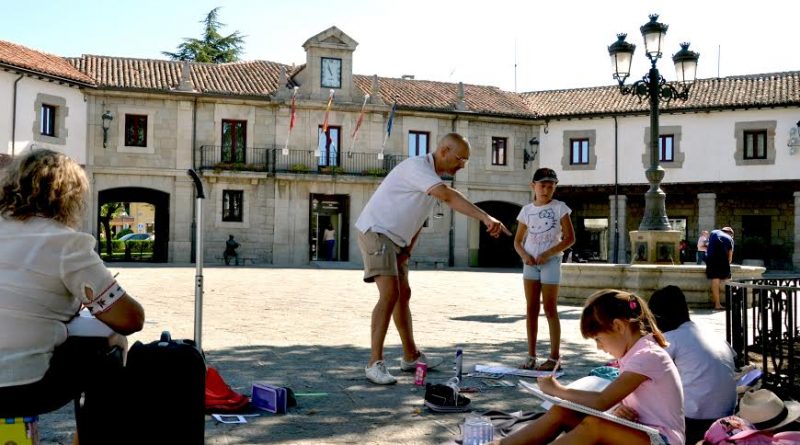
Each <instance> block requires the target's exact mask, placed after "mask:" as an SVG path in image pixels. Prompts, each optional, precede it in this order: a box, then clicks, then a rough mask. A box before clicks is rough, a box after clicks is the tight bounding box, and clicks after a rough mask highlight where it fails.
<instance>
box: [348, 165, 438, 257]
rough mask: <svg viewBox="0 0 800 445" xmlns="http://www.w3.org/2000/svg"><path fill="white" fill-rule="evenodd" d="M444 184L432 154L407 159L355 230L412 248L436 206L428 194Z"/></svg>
mask: <svg viewBox="0 0 800 445" xmlns="http://www.w3.org/2000/svg"><path fill="white" fill-rule="evenodd" d="M441 183H442V178H440V177H439V176H438V175H437V174H436V168H435V167H434V164H433V154H428V155H427V156H417V157H413V158H409V159H406V160H405V161H403V162H401V163H400V164H398V165H397V167H395V168H394V169H392V171H391V172H389V174H388V175H387V176H386V178H385V179H384V180H383V182H382V183H381V185H379V186H378V189H377V190H376V191H375V194H373V195H372V197H371V198H370V200H369V202H367V205H366V206H364V210H363V211H362V212H361V215H360V216H359V217H358V220H357V221H356V228H357V229H358V230H360V231H361V232H362V233H366V232H367V231H369V230H371V231H373V232H376V233H383V234H384V235H386V236H388V237H389V239H391V240H392V241H393V242H394V243H395V244H397V245H398V246H400V247H405V246H407V245H409V244H410V243H411V239H412V238H413V237H414V234H416V233H417V231H418V230H419V228H420V227H422V224H423V223H424V222H425V219H426V218H428V216H430V213H431V211H432V210H433V206H434V205H435V204H436V198H434V197H432V196H430V195H429V194H428V192H429V191H430V189H432V188H433V187H435V186H437V185H439V184H441Z"/></svg>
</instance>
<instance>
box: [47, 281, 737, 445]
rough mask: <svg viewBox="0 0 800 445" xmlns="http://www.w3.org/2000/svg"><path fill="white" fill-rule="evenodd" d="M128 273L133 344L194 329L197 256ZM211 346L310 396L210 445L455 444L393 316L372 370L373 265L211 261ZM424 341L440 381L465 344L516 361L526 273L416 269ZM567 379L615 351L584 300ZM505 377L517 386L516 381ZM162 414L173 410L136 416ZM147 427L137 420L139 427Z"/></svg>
mask: <svg viewBox="0 0 800 445" xmlns="http://www.w3.org/2000/svg"><path fill="white" fill-rule="evenodd" d="M113 269H114V271H115V272H119V273H120V275H119V277H118V279H119V280H120V283H122V285H123V287H125V288H126V289H127V290H128V291H129V292H130V293H131V294H132V295H134V296H136V298H137V299H139V300H140V301H141V302H142V304H143V305H144V306H145V309H146V312H147V322H146V324H145V328H144V330H143V331H142V332H140V333H137V334H135V335H133V336H131V337H130V338H129V340H130V342H131V343H133V341H136V340H142V341H145V342H149V341H152V340H155V339H157V338H158V336H159V334H160V333H161V331H162V330H169V331H170V332H171V333H172V335H173V337H174V338H192V336H193V332H194V294H195V288H194V283H195V281H194V278H195V268H194V267H193V266H191V265H185V266H182V267H181V266H174V267H169V266H165V267H135V266H121V267H119V266H117V267H113ZM203 277H204V290H205V292H204V305H203V331H202V346H203V349H204V350H205V352H206V355H207V359H208V363H209V364H210V365H211V366H214V367H216V368H217V369H218V370H219V371H220V373H221V374H222V376H223V377H224V378H225V380H226V381H227V382H228V383H229V384H231V386H233V388H234V389H236V390H237V391H239V392H242V393H245V394H249V393H250V387H251V385H252V383H253V382H267V383H271V384H277V385H284V386H289V387H291V388H292V389H293V390H294V391H295V392H296V393H297V395H298V397H297V399H298V406H297V407H296V408H293V409H291V410H290V412H289V413H288V414H285V415H274V414H270V413H262V415H260V416H259V417H252V418H248V423H247V424H241V425H226V424H218V423H216V422H215V421H214V420H213V419H211V417H210V416H208V417H207V421H206V443H207V444H220V445H222V444H225V445H233V444H236V445H238V444H267V443H269V444H320V443H325V444H345V443H348V444H349V443H365V444H390V443H391V444H442V443H446V442H448V441H452V440H453V439H454V438H455V437H456V434H457V433H458V431H459V424H460V423H462V422H463V419H464V414H434V413H431V412H429V411H428V410H427V409H424V407H423V404H422V402H423V391H422V390H421V389H420V388H419V387H417V386H415V385H414V383H413V375H412V374H410V373H401V372H400V370H399V362H398V359H399V357H400V355H401V352H402V350H401V347H400V340H399V337H398V335H397V331H396V330H395V329H394V326H392V327H391V328H390V330H389V333H388V335H387V339H386V359H387V364H389V365H390V368H389V369H390V372H392V373H393V374H395V375H396V376H398V378H399V383H398V384H397V385H393V386H376V385H372V384H370V383H369V382H367V380H366V379H365V377H364V371H363V368H364V366H365V364H366V360H367V359H368V357H369V348H368V345H369V325H370V316H371V312H372V308H373V306H374V304H375V301H376V299H377V289H376V288H375V285H373V284H365V283H364V282H363V281H362V280H361V271H360V270H353V269H323V268H313V267H309V268H298V269H285V268H273V267H269V268H257V267H250V268H246V267H206V268H204V269H203ZM410 280H411V286H412V290H413V296H412V313H413V316H414V331H415V335H416V340H417V342H418V344H419V345H420V347H421V348H423V350H424V351H425V352H426V353H427V354H429V355H441V356H444V357H446V358H447V360H446V361H445V365H443V366H442V367H441V369H439V370H433V371H431V372H430V374H429V376H428V381H430V382H434V383H436V382H444V381H445V380H446V379H448V378H449V377H451V376H452V365H451V363H452V357H453V356H454V351H455V349H456V347H462V348H463V349H464V363H465V369H468V368H470V367H471V366H472V365H474V364H476V363H482V364H488V363H496V364H504V365H509V366H516V365H517V364H519V363H521V361H522V360H523V358H524V357H525V355H526V347H525V323H524V319H525V315H524V314H525V312H524V311H525V303H524V302H525V298H524V296H523V293H522V284H521V277H520V274H519V273H517V272H516V271H513V272H511V271H500V272H497V271H485V270H473V269H470V270H446V271H442V270H418V271H413V270H412V272H411V274H410ZM559 313H560V317H561V320H562V332H563V337H564V338H563V343H562V355H563V357H564V359H563V360H564V361H563V365H564V367H565V375H564V376H563V377H562V379H563V380H564V381H571V380H574V379H577V378H579V377H582V376H584V375H587V373H588V372H589V370H590V369H591V368H593V367H596V366H601V365H603V364H605V363H606V362H607V361H608V360H609V359H610V357H609V356H608V355H606V354H605V353H603V352H601V351H598V350H596V349H595V347H594V344H593V342H590V341H588V340H584V339H583V338H582V337H581V335H580V331H579V328H578V321H579V317H580V308H579V307H576V306H559ZM692 318H693V319H694V320H695V321H698V322H700V323H701V325H702V326H704V327H705V328H706V329H712V330H714V331H716V332H718V333H719V335H724V332H725V329H724V323H725V313H724V312H711V311H708V310H698V311H694V312H693V313H692ZM539 327H540V332H539V337H540V339H544V340H540V342H539V349H540V351H541V352H540V354H544V353H546V352H547V351H548V343H547V340H546V339H547V337H548V334H547V322H546V320H545V319H544V316H543V315H542V318H541V320H540V323H539ZM506 380H508V381H510V382H512V383H516V380H517V378H516V377H510V378H507V379H506ZM465 384H467V385H478V386H481V387H482V388H481V389H482V390H481V392H479V393H475V394H469V397H470V398H471V399H472V407H473V410H475V411H484V410H489V409H498V410H504V411H518V410H525V411H530V410H536V409H537V406H538V402H537V401H536V400H535V399H532V398H531V397H530V396H526V395H525V393H523V392H522V391H520V390H519V389H517V388H516V387H507V388H490V387H486V386H483V385H482V384H481V382H478V381H471V380H470V379H467V380H466V381H465ZM132 422H137V423H141V422H164V423H165V425H164V427H166V428H169V427H170V425H169V421H168V420H166V421H165V419H157V418H148V417H147V416H144V417H143V418H137V419H132ZM132 427H135V426H132ZM40 428H41V435H42V443H43V444H47V445H53V444H71V438H72V434H73V430H74V423H73V420H72V410H71V408H70V407H65V408H63V409H61V410H59V411H57V412H55V413H51V414H46V415H44V416H42V419H41V420H40Z"/></svg>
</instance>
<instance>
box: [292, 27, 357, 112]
mask: <svg viewBox="0 0 800 445" xmlns="http://www.w3.org/2000/svg"><path fill="white" fill-rule="evenodd" d="M356 46H358V42H356V41H355V40H353V39H352V38H350V36H348V35H347V34H345V33H343V32H342V31H341V30H340V29H339V28H337V27H335V26H331V27H330V28H328V29H326V30H325V31H322V32H321V33H319V34H317V35H315V36H314V37H311V38H310V39H308V40H306V42H305V43H303V49H305V50H306V66H305V69H304V70H303V71H302V72H300V73H299V74H298V76H297V77H298V79H297V80H298V81H299V83H300V84H301V88H302V89H303V90H305V91H306V92H307V94H309V95H310V98H311V99H321V100H325V99H327V98H328V94H330V90H334V91H335V93H334V101H336V102H360V101H361V100H363V95H362V94H361V91H355V85H353V51H355V49H356Z"/></svg>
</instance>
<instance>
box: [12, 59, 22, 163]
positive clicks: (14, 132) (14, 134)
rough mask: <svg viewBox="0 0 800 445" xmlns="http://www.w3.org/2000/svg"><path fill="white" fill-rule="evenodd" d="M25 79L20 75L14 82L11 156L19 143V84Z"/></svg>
mask: <svg viewBox="0 0 800 445" xmlns="http://www.w3.org/2000/svg"><path fill="white" fill-rule="evenodd" d="M23 77H25V76H24V75H23V74H20V75H19V77H17V80H15V81H14V93H13V95H12V98H11V156H14V155H15V154H16V150H15V147H14V146H15V145H16V143H17V83H19V81H20V80H22V78H23Z"/></svg>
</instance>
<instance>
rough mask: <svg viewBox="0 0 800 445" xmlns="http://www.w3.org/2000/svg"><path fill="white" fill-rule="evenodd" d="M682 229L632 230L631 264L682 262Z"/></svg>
mask: <svg viewBox="0 0 800 445" xmlns="http://www.w3.org/2000/svg"><path fill="white" fill-rule="evenodd" d="M682 234H683V232H681V231H680V230H632V231H631V232H630V237H631V264H681V259H680V242H681V236H682Z"/></svg>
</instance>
